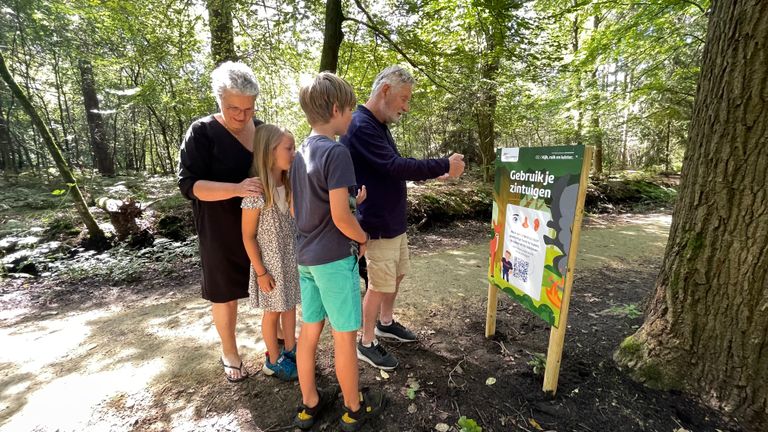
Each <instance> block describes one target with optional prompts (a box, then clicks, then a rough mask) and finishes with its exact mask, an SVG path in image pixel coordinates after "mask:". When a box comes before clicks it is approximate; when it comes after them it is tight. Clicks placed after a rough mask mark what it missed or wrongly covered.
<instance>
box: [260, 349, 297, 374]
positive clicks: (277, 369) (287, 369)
mask: <svg viewBox="0 0 768 432" xmlns="http://www.w3.org/2000/svg"><path fill="white" fill-rule="evenodd" d="M261 371H262V372H264V374H265V375H269V376H274V377H276V378H280V379H281V380H283V381H294V380H297V379H298V378H299V371H298V370H297V369H296V363H294V362H293V361H292V360H291V359H289V358H288V357H286V356H284V355H281V356H280V357H278V359H277V361H276V362H274V363H270V362H269V354H267V358H266V360H264V367H263V368H261Z"/></svg>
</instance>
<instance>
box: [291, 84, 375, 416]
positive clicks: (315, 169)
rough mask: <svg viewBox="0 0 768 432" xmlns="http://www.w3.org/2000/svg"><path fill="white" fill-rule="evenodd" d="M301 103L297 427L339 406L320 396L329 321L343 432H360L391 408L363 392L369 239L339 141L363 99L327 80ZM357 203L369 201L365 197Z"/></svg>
mask: <svg viewBox="0 0 768 432" xmlns="http://www.w3.org/2000/svg"><path fill="white" fill-rule="evenodd" d="M299 103H300V104H301V109H302V110H303V111H304V114H305V115H306V117H307V121H308V122H309V124H310V126H312V133H311V134H310V135H309V137H308V138H307V139H306V140H305V141H304V144H303V145H302V146H301V149H300V150H299V151H298V152H297V153H296V159H295V160H294V162H293V166H292V167H291V176H290V177H291V186H292V189H293V200H292V203H293V208H294V214H295V218H296V226H297V228H298V233H299V236H298V242H297V257H298V263H299V278H300V281H299V282H300V285H301V304H302V318H303V321H304V324H302V326H301V333H300V335H299V342H298V350H297V352H296V362H297V366H298V370H299V385H300V387H301V396H302V403H301V405H300V406H299V408H298V413H297V414H296V417H295V419H294V424H295V425H296V426H298V427H299V428H301V429H309V428H311V427H312V425H314V424H315V422H316V421H317V418H318V416H319V415H320V414H321V413H322V411H323V410H324V409H326V408H328V407H329V406H331V405H332V404H333V402H334V400H335V398H336V394H337V390H336V389H335V388H332V389H325V390H318V388H317V383H316V381H315V362H316V357H317V346H318V342H319V340H320V334H321V333H322V331H323V326H324V324H325V318H326V317H327V318H328V321H330V323H331V327H332V329H333V345H334V353H335V359H334V360H335V367H336V377H337V378H338V380H339V385H340V386H341V392H342V395H343V397H344V414H343V415H342V416H341V419H340V420H339V422H340V427H341V429H342V430H344V431H357V430H360V428H361V427H362V425H363V424H364V423H365V422H366V421H367V420H368V419H370V418H371V417H372V416H374V415H375V414H376V412H377V411H378V410H379V409H381V408H382V407H383V405H384V403H385V400H384V397H383V396H382V395H381V394H377V393H375V392H372V391H369V390H368V389H363V390H362V391H358V387H359V376H358V369H357V348H356V344H357V341H356V337H357V331H358V329H359V328H360V326H361V320H362V316H361V314H362V310H361V301H360V284H359V279H358V267H357V266H358V258H359V256H361V255H363V254H364V253H365V247H366V244H367V242H368V235H367V234H366V233H365V231H363V229H362V228H360V224H358V222H357V219H356V218H355V216H354V214H352V213H351V212H350V211H349V198H350V195H349V188H350V187H354V186H355V170H354V167H353V165H352V159H351V157H350V155H349V151H348V150H347V148H346V147H344V146H343V145H341V144H339V143H338V142H337V141H336V137H337V136H339V135H343V134H344V133H346V131H347V128H348V127H349V123H350V122H351V121H352V110H353V109H354V107H355V103H356V98H355V93H354V90H352V87H351V86H350V85H349V84H348V83H347V82H346V81H344V80H343V79H341V78H339V77H338V76H336V75H334V74H332V73H330V72H322V73H320V74H318V75H317V76H316V77H315V79H314V80H313V81H312V83H310V84H309V85H307V86H304V87H302V88H301V90H300V92H299ZM358 199H359V200H360V201H362V199H364V194H358Z"/></svg>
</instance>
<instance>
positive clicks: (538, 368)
mask: <svg viewBox="0 0 768 432" xmlns="http://www.w3.org/2000/svg"><path fill="white" fill-rule="evenodd" d="M532 355H533V357H531V359H530V360H528V362H527V363H526V364H527V365H528V366H530V367H531V368H532V369H533V373H534V374H535V375H543V374H544V370H545V369H546V368H547V356H546V355H544V354H542V353H534V354H532Z"/></svg>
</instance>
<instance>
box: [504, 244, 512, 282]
mask: <svg viewBox="0 0 768 432" xmlns="http://www.w3.org/2000/svg"><path fill="white" fill-rule="evenodd" d="M511 258H512V254H511V253H510V252H509V251H504V256H503V257H501V277H502V278H504V280H505V281H507V282H509V271H510V270H512V260H511Z"/></svg>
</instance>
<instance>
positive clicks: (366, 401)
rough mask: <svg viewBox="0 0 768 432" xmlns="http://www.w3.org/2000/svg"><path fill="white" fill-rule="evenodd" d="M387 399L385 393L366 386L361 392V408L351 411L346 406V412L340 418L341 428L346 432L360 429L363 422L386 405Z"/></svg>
mask: <svg viewBox="0 0 768 432" xmlns="http://www.w3.org/2000/svg"><path fill="white" fill-rule="evenodd" d="M386 404H387V400H386V398H385V397H384V395H383V394H381V393H378V392H373V391H370V390H369V389H367V388H364V389H363V390H362V391H361V392H360V409H358V410H357V411H350V409H349V408H347V407H346V406H345V407H344V414H343V415H342V416H341V419H339V425H340V426H341V430H343V431H345V432H352V431H359V430H360V428H362V427H363V424H365V422H367V421H368V420H370V419H371V418H372V417H373V416H375V415H376V414H377V413H378V412H379V411H380V410H381V409H382V408H384V406H385V405H386Z"/></svg>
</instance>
